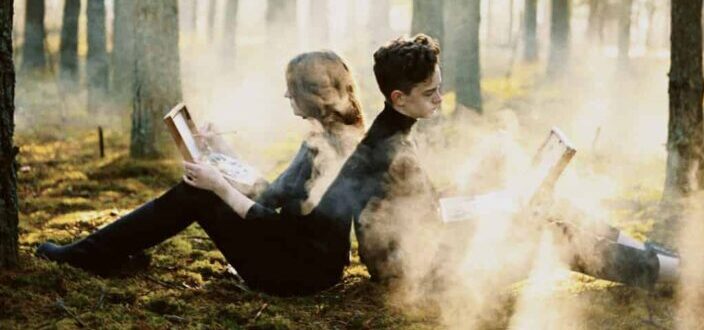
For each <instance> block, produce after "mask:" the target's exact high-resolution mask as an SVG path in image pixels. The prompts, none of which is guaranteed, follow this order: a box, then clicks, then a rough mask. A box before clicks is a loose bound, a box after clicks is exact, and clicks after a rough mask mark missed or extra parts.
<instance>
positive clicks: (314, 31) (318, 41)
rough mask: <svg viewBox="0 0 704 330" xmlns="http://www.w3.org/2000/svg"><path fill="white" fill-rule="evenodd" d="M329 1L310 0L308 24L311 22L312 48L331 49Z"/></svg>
mask: <svg viewBox="0 0 704 330" xmlns="http://www.w3.org/2000/svg"><path fill="white" fill-rule="evenodd" d="M329 4H330V3H329V0H310V8H309V12H308V22H310V25H309V26H310V30H309V35H310V40H312V41H313V44H312V45H310V47H311V48H313V49H317V48H321V47H329V45H330V24H329V21H330V7H329Z"/></svg>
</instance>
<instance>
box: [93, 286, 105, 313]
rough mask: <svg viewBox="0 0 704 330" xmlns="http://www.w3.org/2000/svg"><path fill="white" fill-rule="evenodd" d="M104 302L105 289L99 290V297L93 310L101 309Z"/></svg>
mask: <svg viewBox="0 0 704 330" xmlns="http://www.w3.org/2000/svg"><path fill="white" fill-rule="evenodd" d="M104 300H105V288H101V289H100V297H99V298H98V303H96V304H95V308H93V309H94V310H98V309H102V308H103V301H104Z"/></svg>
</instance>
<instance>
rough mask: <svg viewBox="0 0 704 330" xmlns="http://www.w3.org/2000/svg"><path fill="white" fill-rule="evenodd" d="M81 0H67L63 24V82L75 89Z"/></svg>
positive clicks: (61, 51) (61, 66)
mask: <svg viewBox="0 0 704 330" xmlns="http://www.w3.org/2000/svg"><path fill="white" fill-rule="evenodd" d="M80 11H81V0H66V2H65V3H64V17H63V23H62V24H61V45H60V53H61V62H60V63H61V64H60V76H61V80H62V81H63V82H65V83H68V84H69V85H70V86H71V87H75V85H76V83H77V82H78V15H79V14H80Z"/></svg>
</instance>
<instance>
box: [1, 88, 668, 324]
mask: <svg viewBox="0 0 704 330" xmlns="http://www.w3.org/2000/svg"><path fill="white" fill-rule="evenodd" d="M488 85H489V86H491V84H488ZM491 92H492V91H489V93H491ZM23 93H25V94H24V95H25V99H30V97H26V93H31V92H30V91H26V90H24V91H23V90H20V91H18V94H19V97H20V98H21V97H23V96H22V95H23ZM494 94H496V95H498V94H499V93H498V92H496V93H494ZM495 97H499V96H495ZM35 98H36V99H41V96H33V97H32V99H35ZM25 106H27V105H25ZM25 127H26V129H25V130H24V131H18V132H17V135H16V144H17V145H18V146H20V147H21V153H20V155H19V159H18V161H19V164H20V170H19V173H18V178H19V188H18V189H19V200H20V206H19V208H20V213H21V214H20V266H19V267H18V268H17V269H15V270H9V271H3V272H0V329H33V328H43V329H73V328H80V327H84V328H114V329H121V328H139V329H165V328H215V329H221V328H253V329H289V328H315V329H334V328H353V329H358V328H368V329H377V328H418V329H425V328H439V327H443V326H444V323H443V321H442V318H441V317H440V316H439V313H438V311H437V308H432V307H429V308H428V309H427V310H421V311H418V310H416V309H413V310H412V311H410V310H407V309H406V308H404V307H403V306H400V305H396V304H394V303H393V302H392V301H391V300H389V299H386V297H387V289H386V288H385V287H383V286H380V285H377V284H375V283H372V282H370V280H369V276H368V274H367V272H366V269H365V268H364V267H363V266H362V265H361V264H360V262H359V258H358V256H357V254H356V245H355V243H353V253H352V261H351V266H349V267H348V268H347V269H346V271H345V274H344V278H343V281H342V282H341V283H340V284H338V285H336V286H334V287H333V288H330V289H328V290H325V291H324V292H321V293H319V294H316V295H313V296H309V297H294V298H280V297H274V296H270V295H266V294H262V293H257V292H253V291H250V290H249V289H248V288H247V287H246V286H245V285H243V283H241V282H240V281H239V280H238V279H237V278H236V277H234V276H233V275H231V274H230V273H229V272H227V270H226V268H227V262H226V261H225V259H224V258H223V256H222V255H221V254H220V253H219V252H218V251H217V249H216V248H215V247H214V245H213V243H212V242H211V241H210V240H209V239H208V238H207V236H206V235H205V233H204V232H203V231H202V230H201V229H200V228H199V227H198V226H197V225H193V226H191V227H189V228H188V229H187V230H185V231H184V232H182V233H180V234H179V235H177V236H176V237H174V238H172V239H170V240H168V241H167V242H165V243H164V244H161V245H159V246H157V247H155V248H153V249H151V251H149V253H150V254H151V256H152V263H151V266H150V267H149V268H148V269H146V270H143V271H140V272H137V273H134V274H124V275H123V276H116V277H109V278H104V277H97V276H93V275H91V274H89V273H86V272H84V271H82V270H79V269H76V268H73V267H70V266H67V265H59V264H56V263H53V262H50V261H46V260H43V259H40V258H37V257H35V256H34V250H35V248H36V246H37V245H38V244H40V243H42V242H44V241H47V240H50V241H54V242H57V243H61V244H65V243H69V242H71V241H73V240H74V239H75V238H76V237H80V236H84V235H87V234H88V233H90V232H92V231H94V230H95V229H96V228H98V227H99V226H101V225H103V224H106V223H109V222H111V221H113V220H115V219H116V218H118V217H119V216H120V215H122V214H124V213H126V212H128V211H129V210H131V209H133V208H134V207H136V206H138V205H140V204H142V203H144V202H145V201H147V200H149V199H151V198H154V197H155V196H157V195H158V194H160V193H161V192H163V191H164V190H165V189H167V188H168V187H169V186H171V185H173V184H174V183H175V182H177V181H178V180H179V178H180V176H181V171H180V165H179V162H178V161H176V160H154V161H135V160H131V159H129V157H128V156H127V153H128V145H129V136H128V135H127V134H125V133H119V132H107V133H106V146H107V155H106V156H105V157H104V158H100V157H98V151H97V150H98V149H97V145H98V141H97V134H96V132H95V130H94V129H86V128H83V129H75V130H73V129H72V130H70V131H71V132H66V130H64V131H63V132H62V133H61V134H54V133H52V132H53V131H55V130H57V129H60V125H58V126H57V127H55V128H46V129H40V128H37V127H32V125H26V126H25ZM295 147H296V145H295V144H294V145H292V146H291V147H285V148H283V149H284V150H289V149H290V151H289V152H288V153H287V152H283V153H281V155H280V157H281V159H276V160H274V161H275V162H285V161H286V159H289V156H290V154H291V153H292V152H294V151H295ZM279 149H281V148H279ZM658 204H659V195H658V193H657V189H656V188H652V189H649V190H648V191H647V192H646V193H642V192H641V193H638V194H630V195H628V194H626V195H624V196H623V197H622V198H621V200H620V201H619V203H613V205H614V206H613V208H614V209H613V214H617V215H618V216H617V218H615V219H614V220H615V221H614V222H615V223H616V224H617V225H618V226H619V227H621V228H622V229H625V230H628V231H629V232H631V233H634V234H635V235H637V236H639V237H642V235H655V236H658V233H656V232H654V230H655V231H657V226H653V218H654V217H655V216H654V214H655V213H657V208H658ZM653 228H656V229H653ZM660 236H663V237H667V233H660ZM564 294H566V295H573V296H578V297H580V298H581V299H583V301H588V304H587V305H586V307H584V308H583V310H582V311H581V314H582V317H581V319H582V320H583V324H582V325H581V326H580V327H584V328H587V329H592V328H594V329H596V328H599V329H604V328H613V329H648V328H652V329H670V328H673V327H674V322H675V321H674V315H675V307H676V296H677V294H676V292H675V291H673V290H671V289H668V288H660V289H658V290H656V291H654V292H646V291H644V290H641V289H635V288H629V287H625V286H622V285H618V284H615V283H610V282H606V281H600V280H595V279H593V278H590V277H586V276H582V275H577V274H572V276H571V277H570V280H569V286H568V287H567V288H566V289H564ZM516 295H517V294H515V293H510V294H509V298H510V299H508V300H507V301H506V302H505V303H504V304H503V305H502V306H501V307H500V309H501V311H503V313H497V314H496V315H497V316H496V317H495V318H493V319H490V320H488V321H487V322H483V323H482V326H481V327H482V328H487V329H497V328H506V327H508V326H509V323H510V317H511V313H512V311H513V310H514V309H515V304H516V302H515V300H516V299H515V298H516Z"/></svg>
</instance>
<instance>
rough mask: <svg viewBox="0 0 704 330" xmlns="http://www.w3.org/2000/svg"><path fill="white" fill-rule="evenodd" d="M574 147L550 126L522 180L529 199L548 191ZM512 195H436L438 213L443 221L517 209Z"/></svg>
mask: <svg viewBox="0 0 704 330" xmlns="http://www.w3.org/2000/svg"><path fill="white" fill-rule="evenodd" d="M575 153H576V149H575V148H574V147H573V146H572V144H571V143H570V142H569V141H568V140H567V138H566V137H565V135H564V134H563V133H562V132H561V131H560V130H559V129H558V128H556V127H554V128H552V130H550V134H549V135H548V137H547V139H545V142H543V144H542V145H541V146H540V148H539V149H538V151H537V153H536V154H535V156H534V157H533V164H532V167H531V169H530V171H529V173H528V176H527V177H526V178H527V180H526V182H524V183H522V185H523V186H522V187H520V189H519V190H520V191H522V192H524V193H525V195H524V196H527V197H528V199H529V202H533V201H534V200H536V199H538V198H540V196H541V195H542V194H545V193H548V192H550V191H551V190H552V189H553V187H554V186H555V182H557V179H558V178H559V177H560V175H561V174H562V172H563V171H564V170H565V167H567V164H568V163H569V162H570V160H572V157H574V154H575ZM518 204H519V203H518V202H517V200H516V196H512V195H511V194H509V193H507V192H492V193H488V194H483V195H476V196H462V197H449V198H441V199H440V214H441V216H442V220H443V222H457V221H468V220H472V219H477V218H478V217H481V216H484V215H490V214H492V213H495V212H502V211H503V212H512V211H515V210H517V209H518V207H519V205H518Z"/></svg>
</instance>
